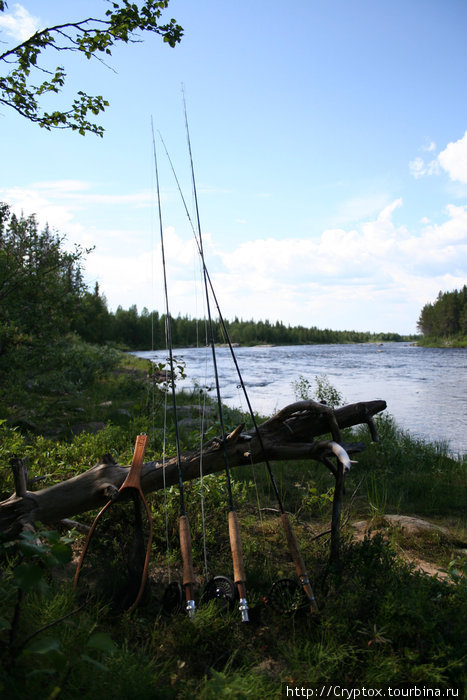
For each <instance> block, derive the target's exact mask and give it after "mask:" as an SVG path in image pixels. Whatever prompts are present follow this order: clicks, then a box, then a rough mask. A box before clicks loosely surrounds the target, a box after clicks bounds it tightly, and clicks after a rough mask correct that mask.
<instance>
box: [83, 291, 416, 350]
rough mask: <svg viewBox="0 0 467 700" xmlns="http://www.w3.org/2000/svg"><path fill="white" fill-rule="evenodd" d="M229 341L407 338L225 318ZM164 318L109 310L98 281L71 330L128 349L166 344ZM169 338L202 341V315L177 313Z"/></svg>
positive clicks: (184, 343) (180, 343) (183, 343)
mask: <svg viewBox="0 0 467 700" xmlns="http://www.w3.org/2000/svg"><path fill="white" fill-rule="evenodd" d="M224 322H225V325H226V328H227V331H228V335H229V337H230V340H231V341H232V342H233V343H239V344H240V345H258V344H271V345H309V344H313V343H366V342H368V341H374V342H377V341H397V340H404V339H405V338H404V337H403V336H401V335H399V334H398V333H379V334H375V333H370V332H363V333H362V332H357V331H332V330H329V329H327V328H326V329H324V330H320V329H319V328H316V327H312V328H305V327H304V326H286V325H284V324H283V323H281V322H280V321H276V323H271V322H270V321H251V320H250V321H244V320H241V319H238V318H235V319H234V320H233V321H227V320H224ZM165 328H166V317H165V314H159V312H158V311H151V312H150V311H148V310H147V309H146V308H144V309H143V310H142V311H141V313H138V310H137V307H136V306H131V307H130V308H129V309H123V308H121V307H118V309H117V310H116V311H115V313H114V312H111V311H109V310H108V308H107V305H106V302H105V299H104V298H103V297H102V296H101V295H100V294H99V289H98V287H97V286H96V288H95V290H94V292H93V293H90V292H87V293H86V294H85V295H84V297H83V299H82V302H81V311H80V314H79V315H77V316H76V318H75V321H74V323H73V330H75V331H76V332H77V333H79V335H80V336H81V337H82V338H83V340H86V341H88V342H92V343H115V344H117V345H123V346H125V347H128V348H130V349H139V350H141V349H150V348H154V349H159V348H165V347H166V336H165ZM171 335H172V343H173V345H174V346H175V347H189V346H197V345H203V344H206V342H208V341H207V338H208V337H209V336H207V331H206V323H205V321H204V320H199V319H194V318H190V317H189V316H180V315H179V316H177V317H173V318H172V319H171ZM214 339H215V342H216V343H225V342H226V340H227V339H226V338H225V337H224V333H223V329H222V325H221V323H220V321H219V320H217V319H216V320H214Z"/></svg>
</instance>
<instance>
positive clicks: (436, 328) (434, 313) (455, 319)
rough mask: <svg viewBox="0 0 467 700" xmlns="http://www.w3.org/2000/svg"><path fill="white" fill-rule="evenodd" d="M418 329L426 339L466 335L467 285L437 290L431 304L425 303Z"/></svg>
mask: <svg viewBox="0 0 467 700" xmlns="http://www.w3.org/2000/svg"><path fill="white" fill-rule="evenodd" d="M418 329H419V330H420V332H421V333H423V335H424V336H425V338H426V339H430V338H431V339H436V338H440V339H449V340H456V339H458V340H461V339H462V338H465V337H466V336H467V286H466V285H464V287H463V288H462V289H460V290H457V289H456V290H454V291H453V292H439V294H438V297H437V299H436V301H435V302H434V303H433V304H425V306H424V307H423V309H422V311H421V314H420V318H419V321H418Z"/></svg>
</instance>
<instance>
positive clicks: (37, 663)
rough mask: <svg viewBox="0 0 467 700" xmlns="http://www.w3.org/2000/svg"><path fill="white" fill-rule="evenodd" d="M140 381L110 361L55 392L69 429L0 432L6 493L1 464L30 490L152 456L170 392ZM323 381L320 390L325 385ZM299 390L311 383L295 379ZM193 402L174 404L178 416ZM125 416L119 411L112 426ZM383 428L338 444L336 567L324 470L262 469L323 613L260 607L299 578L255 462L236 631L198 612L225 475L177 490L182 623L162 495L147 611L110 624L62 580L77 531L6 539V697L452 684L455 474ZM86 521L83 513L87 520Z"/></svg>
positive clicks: (458, 480) (173, 542) (224, 534)
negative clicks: (184, 512) (343, 451)
mask: <svg viewBox="0 0 467 700" xmlns="http://www.w3.org/2000/svg"><path fill="white" fill-rule="evenodd" d="M150 380H151V375H150V373H149V372H148V370H147V366H146V365H141V363H140V362H138V361H135V360H133V359H130V358H128V357H126V356H125V359H124V360H122V357H121V356H120V357H119V360H118V363H117V364H116V365H113V368H112V371H111V372H110V373H108V372H107V373H102V374H100V373H99V372H98V373H97V374H96V375H95V376H94V378H93V379H92V381H90V383H88V384H87V385H86V387H83V388H82V389H80V392H81V391H82V392H83V393H80V392H78V394H73V395H72V396H69V397H67V396H66V393H62V394H58V395H57V396H56V399H57V402H58V405H60V404H59V401H62V400H63V401H64V404H63V405H62V408H63V406H65V407H66V408H65V414H64V415H61V417H60V421H61V426H62V427H63V425H64V424H65V423H67V421H68V423H69V425H68V424H67V425H66V426H65V427H64V429H63V431H61V432H60V434H56V435H51V434H50V432H49V433H48V430H49V429H50V427H51V424H52V420H51V419H50V420H48V421H47V426H46V427H47V430H46V431H45V434H44V433H42V432H41V431H40V430H33V429H32V428H31V425H29V427H28V426H25V425H24V424H18V425H14V421H11V420H8V421H6V420H4V421H2V422H0V470H1V474H2V487H1V492H2V493H1V495H2V497H3V498H7V497H8V496H9V495H10V494H11V493H12V492H13V490H14V487H13V482H12V478H11V475H10V459H11V458H12V456H13V455H17V456H19V457H21V458H22V459H26V460H27V463H28V467H29V477H30V480H31V485H30V488H31V489H32V490H34V489H36V488H43V487H47V486H51V485H53V484H54V483H57V482H59V481H62V480H64V479H67V478H70V477H72V476H74V475H76V474H79V473H81V472H82V471H85V470H87V469H89V467H90V466H92V465H93V464H95V463H96V462H97V460H98V458H99V457H100V456H101V455H103V454H105V453H110V454H111V455H112V456H113V457H114V459H116V460H118V461H119V462H120V463H122V464H128V463H129V462H130V460H131V455H132V450H133V444H134V439H135V435H136V434H137V433H139V432H147V433H148V434H149V436H150V445H149V448H148V451H147V459H154V460H160V459H161V457H162V449H163V437H164V435H163V433H164V419H163V406H164V392H163V390H161V389H157V390H156V391H155V392H153V391H152V388H151V386H152V385H151V381H150ZM319 386H320V387H321V389H323V387H324V388H325V389H326V391H327V392H328V393H329V391H330V388H329V387H328V386H327V385H325V383H324V380H323V379H322V380H321V384H320V385H319ZM148 387H149V388H148ZM300 387H301V389H303V390H304V391H305V390H308V388H309V387H308V386H306V385H304V384H303V382H302V383H301V385H300ZM36 389H37V390H38V387H34V392H35V391H36ZM49 389H50V387H49ZM41 391H45V389H44V387H42V388H41ZM51 395H53V392H52V393H50V392H49V395H48V398H50V396H51ZM35 396H36V398H37V396H38V394H37V393H36V394H35ZM196 398H197V397H196V396H194V395H193V394H190V393H189V392H186V393H184V394H181V396H180V404H181V405H184V406H185V407H186V413H187V415H191V413H190V411H191V409H190V407H191V406H193V405H194V404H195V403H196ZM334 398H335V399H336V400H337V394H335V395H334ZM78 399H79V400H78ZM109 402H110V404H109ZM104 403H105V404H106V405H102V404H104ZM77 408H82V409H83V410H82V411H77V410H76V409H77ZM121 409H124V411H126V412H127V413H125V414H122V413H119V410H121ZM29 410H30V409H29V408H28V411H29ZM31 410H32V409H31ZM57 410H58V409H57ZM41 411H42V412H43V413H44V415H45V410H44V409H43V407H42V408H40V407H38V409H37V411H36V414H35V415H36V416H40V414H41ZM73 411H74V413H73ZM193 413H194V414H196V411H194V412H193ZM76 414H78V415H79V414H81V419H82V420H81V423H82V424H86V423H88V429H83V430H82V432H79V433H78V434H73V430H71V423H72V422H73V421H72V420H71V419H69V417H70V416H72V417H73V415H76ZM28 415H29V418H31V415H30V414H28ZM54 415H55V414H54ZM112 415H113V416H115V417H116V418H115V421H114V420H113V418H112ZM6 417H10V418H11V414H10V416H6ZM194 417H196V416H194ZM49 418H50V416H49ZM98 419H101V422H102V423H103V425H102V426H101V427H100V429H99V430H97V431H95V432H92V427H91V426H89V423H92V422H93V421H96V420H98ZM244 419H245V418H244V417H243V416H241V415H240V414H239V413H238V412H235V411H230V412H227V414H226V425H227V426H228V429H230V428H233V427H235V425H237V424H238V423H240V422H242V421H243V420H244ZM55 420H58V418H57V415H55ZM38 422H40V421H38ZM36 427H37V426H36ZM208 428H209V431H210V433H212V435H216V434H219V426H218V424H217V422H216V419H215V415H214V414H211V418H210V423H209V426H208ZM377 429H378V433H379V436H380V441H379V443H377V444H373V443H371V440H370V438H369V436H368V434H367V431H366V429H363V428H362V429H361V430H360V429H358V430H354V431H353V432H352V431H346V435H345V439H348V440H351V441H364V442H365V443H366V450H365V451H364V452H362V453H361V454H359V455H358V464H356V465H353V467H352V470H351V472H350V474H349V475H348V477H347V479H346V497H345V501H344V512H343V532H342V542H341V555H340V566H339V567H338V568H336V567H335V566H330V563H329V532H328V531H329V520H330V512H331V498H332V487H333V477H332V475H331V474H330V472H329V471H328V470H327V469H325V468H324V467H323V466H322V465H320V464H317V463H311V462H284V463H278V464H274V465H273V468H274V473H275V476H276V480H277V483H278V486H279V489H280V492H281V497H282V498H283V501H284V504H285V507H286V509H287V510H288V511H289V512H290V513H291V519H292V521H293V523H294V527H295V529H296V533H297V537H298V538H299V541H300V547H301V550H302V553H303V556H304V558H305V560H306V562H307V565H308V569H309V573H310V578H311V581H312V583H313V589H314V592H315V595H316V598H317V600H318V602H319V607H320V613H319V615H312V614H310V613H309V612H308V610H307V608H306V606H298V607H297V610H296V611H295V612H294V613H292V614H290V615H288V616H282V615H280V614H279V613H278V612H277V611H276V610H275V609H274V607H273V606H272V605H271V587H272V585H273V582H274V581H276V580H277V579H284V578H286V579H294V577H295V573H294V566H293V563H292V562H291V559H290V555H289V552H288V548H287V543H286V542H285V538H284V535H283V531H282V528H281V527H280V519H279V517H278V512H277V504H276V502H275V499H274V494H273V492H272V490H271V487H270V482H269V478H268V476H267V474H266V472H265V469H264V467H263V466H262V465H256V466H255V467H254V468H253V467H248V468H246V467H242V468H240V469H236V470H235V472H234V473H233V474H232V477H233V495H234V499H235V504H236V508H237V510H238V513H239V517H240V523H241V530H242V540H243V553H244V559H245V564H246V567H247V578H248V580H247V588H248V600H249V605H250V623H249V624H248V625H245V624H242V623H241V622H240V620H239V613H238V611H237V609H236V607H237V606H236V605H234V606H233V608H232V609H227V608H225V609H224V606H223V605H218V604H216V601H213V602H211V603H209V604H204V605H203V604H202V603H201V599H202V591H203V586H204V584H205V581H206V578H208V577H211V576H213V575H219V574H221V575H226V576H230V577H231V576H232V563H231V555H230V548H229V542H228V528H227V515H228V499H227V488H226V483H225V478H224V477H222V476H209V477H205V478H204V479H203V481H202V482H200V481H196V482H193V483H191V484H189V485H188V484H187V487H186V502H187V509H188V516H189V520H190V525H191V530H192V541H193V555H194V560H195V568H196V572H195V573H196V600H197V602H198V609H197V612H196V615H195V618H194V620H193V621H190V620H189V619H188V617H187V616H186V615H185V614H184V613H183V612H182V613H178V614H175V613H174V614H169V612H168V611H167V609H166V606H164V592H165V587H166V584H167V583H168V581H169V580H172V581H176V580H178V577H179V573H180V568H181V564H180V554H179V549H178V531H177V521H178V517H179V498H178V489H176V488H174V487H171V488H169V489H167V490H166V491H165V492H158V493H156V494H152V495H151V496H148V502H149V505H150V508H151V511H152V514H153V518H154V540H153V546H152V553H151V570H150V576H149V584H148V589H147V592H146V595H145V597H144V604H142V605H141V606H139V607H138V608H137V610H136V611H135V612H134V613H133V614H132V615H128V614H126V613H125V614H123V615H120V616H118V617H116V616H115V615H112V614H111V610H110V607H109V604H108V601H106V600H105V599H101V600H100V601H99V600H94V601H93V602H91V603H89V604H87V605H84V607H80V606H81V600H80V599H79V598H78V597H76V595H75V593H74V591H73V589H72V585H71V582H72V579H73V575H74V571H75V568H76V562H73V559H72V558H73V556H76V552H77V551H79V550H80V548H81V546H82V543H83V536H82V535H79V534H78V533H77V532H76V531H74V530H71V531H70V530H67V529H63V528H62V529H61V530H60V532H56V531H55V530H53V529H51V528H49V527H44V526H41V525H40V524H38V525H37V528H36V531H35V532H33V533H32V532H25V533H23V535H22V536H21V537H20V538H18V539H16V540H14V541H7V540H5V539H4V540H2V541H1V543H0V550H1V551H0V557H1V570H0V571H1V573H0V650H1V657H2V667H1V676H0V693H1V695H2V697H5V698H18V699H22V698H25V699H26V698H30V697H40V698H64V700H67V699H68V698H69V699H72V698H82V699H83V700H84V699H86V698H92V699H93V700H96V699H99V698H108V697H113V698H115V699H120V698H122V700H123V699H125V700H126V699H127V698H132V699H133V698H135V699H137V698H141V699H144V698H149V697H151V698H152V697H154V698H188V697H190V698H191V697H200V698H206V699H211V698H218V697H231V698H246V697H252V698H264V697H271V698H273V697H280V695H281V684H282V683H287V684H289V685H293V686H294V687H295V686H301V685H304V684H308V685H313V684H318V683H321V684H322V683H330V682H339V683H340V684H341V685H350V686H354V687H360V686H363V685H366V686H370V687H371V686H376V685H377V684H391V683H392V684H401V683H407V684H419V685H421V684H423V685H425V686H433V687H438V688H445V687H448V686H456V687H463V686H464V684H465V659H466V658H467V644H466V636H465V629H464V627H465V619H466V613H467V585H466V576H465V573H466V558H465V520H464V517H465V514H464V512H463V506H464V504H465V497H466V463H465V461H462V460H460V459H455V458H453V457H452V455H450V454H449V452H448V451H447V449H446V448H445V447H443V446H441V445H429V444H426V443H424V442H421V441H419V440H415V439H413V438H412V437H411V436H410V435H408V434H407V433H405V432H404V431H402V430H400V428H398V426H396V424H395V423H394V421H393V419H392V418H391V417H381V418H378V419H377ZM216 431H217V432H216ZM182 439H183V445H182V449H184V450H187V449H194V448H196V447H199V440H200V430H199V427H198V426H197V424H196V421H195V420H193V421H192V422H190V421H187V423H186V427H185V428H184V430H183V431H182ZM165 441H166V449H167V452H168V453H169V454H172V455H173V454H175V444H174V427H173V419H171V418H170V415H169V418H168V424H167V426H166V431H165ZM37 478H39V479H40V480H39V481H36V482H33V480H34V479H37ZM202 509H203V510H204V522H203V518H202V515H201V510H202ZM388 513H405V514H409V515H410V514H417V515H424V516H427V517H430V519H431V520H436V521H439V520H441V519H443V520H444V522H445V523H448V524H449V525H450V526H451V529H453V530H454V535H453V536H452V537H451V538H449V537H447V536H446V535H444V534H443V532H442V531H441V530H439V531H436V530H435V531H430V532H429V533H427V534H421V535H417V536H412V535H410V536H409V535H407V534H406V533H405V532H404V531H403V530H401V529H400V528H398V527H394V526H392V525H391V524H390V523H389V524H388V522H387V521H385V516H387V514H388ZM93 517H94V514H92V513H90V514H83V515H81V516H79V518H80V520H81V521H82V522H89V521H90V520H91V519H92V518H93ZM356 518H365V519H366V520H367V521H368V522H369V524H370V530H371V527H372V529H373V531H372V532H371V531H370V533H369V535H368V536H366V537H364V538H363V540H361V541H356V540H355V538H354V537H353V534H352V533H353V530H352V527H351V523H352V522H353V520H355V519H356ZM377 530H379V531H380V532H376V531H377ZM375 533H376V534H375ZM167 544H168V545H169V549H168V550H167ZM407 551H410V552H419V553H422V554H423V556H424V557H425V558H426V559H428V560H432V561H433V562H436V563H437V564H438V566H439V567H440V568H444V572H441V573H440V574H439V575H438V576H428V575H426V574H424V573H422V572H420V571H418V570H417V569H416V568H415V567H414V565H413V564H410V563H408V562H407V557H406V556H405V557H403V556H402V555H403V554H406V553H407ZM463 552H464V553H463ZM205 553H206V561H207V570H206V569H205V566H204V554H205ZM441 574H442V575H441ZM268 600H269V602H267V601H268Z"/></svg>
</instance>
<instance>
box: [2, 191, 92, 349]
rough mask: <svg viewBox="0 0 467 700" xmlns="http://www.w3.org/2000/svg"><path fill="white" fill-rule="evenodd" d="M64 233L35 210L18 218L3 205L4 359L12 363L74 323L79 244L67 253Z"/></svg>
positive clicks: (80, 282) (78, 286) (78, 290)
mask: <svg viewBox="0 0 467 700" xmlns="http://www.w3.org/2000/svg"><path fill="white" fill-rule="evenodd" d="M63 244H64V238H63V237H60V236H59V235H58V234H55V233H53V232H52V231H51V230H50V229H49V227H48V226H46V227H45V228H44V229H43V230H42V231H41V230H40V229H39V225H38V223H37V220H36V218H35V216H34V215H32V216H28V217H24V216H21V217H20V218H18V217H16V216H15V215H14V214H11V213H10V210H9V207H8V206H7V205H6V204H0V360H1V362H5V361H6V362H7V363H13V362H15V361H19V358H20V357H22V356H23V354H24V355H25V356H26V357H29V359H31V358H32V357H34V356H35V352H39V353H41V354H42V353H43V351H44V348H45V347H47V346H49V345H50V344H51V343H53V341H54V339H56V338H58V337H60V336H63V334H65V333H67V332H68V331H69V330H70V328H71V321H72V319H73V317H74V315H75V314H76V311H77V309H78V307H79V304H80V301H81V298H82V296H83V294H84V292H85V285H84V282H83V276H82V269H81V265H82V259H83V256H84V255H85V254H86V253H87V252H89V251H87V250H83V249H82V248H80V247H79V246H75V247H74V250H73V251H71V252H69V251H66V250H65V249H64V247H63Z"/></svg>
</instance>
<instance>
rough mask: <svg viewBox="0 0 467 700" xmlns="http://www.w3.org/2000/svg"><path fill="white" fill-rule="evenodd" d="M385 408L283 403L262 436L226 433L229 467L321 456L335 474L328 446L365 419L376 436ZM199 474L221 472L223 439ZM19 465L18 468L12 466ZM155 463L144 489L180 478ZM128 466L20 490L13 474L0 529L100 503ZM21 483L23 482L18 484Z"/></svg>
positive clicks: (185, 463) (194, 462)
mask: <svg viewBox="0 0 467 700" xmlns="http://www.w3.org/2000/svg"><path fill="white" fill-rule="evenodd" d="M385 408H386V402H385V401H382V400H377V401H367V402H361V403H355V404H350V405H348V406H344V407H342V408H339V409H336V410H335V411H332V409H330V408H329V407H327V406H324V405H322V404H319V403H317V402H315V401H311V400H309V401H299V402H297V403H294V404H291V405H289V406H286V407H285V408H283V409H282V410H281V411H279V412H278V413H276V414H275V415H274V416H273V417H272V418H270V419H268V420H267V421H265V422H264V423H262V424H261V425H260V426H259V431H260V433H261V440H259V439H258V436H257V435H256V432H255V431H254V430H250V431H244V429H243V428H244V426H243V425H240V426H238V427H237V428H236V429H235V430H234V431H233V432H232V433H231V434H230V435H228V436H227V438H226V447H227V453H228V458H229V466H230V467H231V468H234V467H238V466H241V465H249V464H256V463H258V462H262V461H264V459H265V454H264V452H263V449H262V447H261V443H262V445H263V446H264V451H265V453H266V456H267V459H268V460H303V459H314V460H317V461H321V462H322V463H324V464H325V465H326V466H327V467H328V468H330V469H331V470H332V471H333V473H334V476H336V473H337V472H336V468H335V467H334V466H333V465H332V463H331V462H330V461H329V456H330V455H331V454H332V452H333V450H332V446H333V445H336V443H338V442H339V443H340V439H339V438H340V429H342V428H346V427H351V426H353V425H359V424H362V423H366V424H367V425H368V426H369V428H370V431H371V435H372V439H373V440H376V439H377V436H376V430H375V427H374V424H373V422H372V417H373V416H374V415H375V414H377V413H379V412H380V411H383V410H384V409H385ZM326 433H331V435H332V438H333V442H329V441H323V440H322V439H321V440H320V441H316V440H315V439H314V438H315V437H317V436H323V435H325V434H326ZM343 447H344V448H345V449H346V451H347V452H348V453H353V452H360V451H362V450H363V449H364V446H363V444H362V443H353V444H350V445H343ZM202 457H203V459H202V465H203V475H207V474H212V473H215V472H220V471H223V470H224V468H225V462H224V452H223V448H222V440H221V439H220V438H214V439H213V440H211V441H210V442H209V443H207V444H206V445H205V447H204V450H203V456H202ZM181 467H182V474H183V480H184V481H191V480H192V479H196V478H197V477H199V475H200V453H199V451H193V452H187V453H185V454H183V455H182V456H181ZM16 468H17V467H16ZM163 472H164V470H163V468H162V464H161V463H159V462H147V463H145V464H144V466H143V472H142V476H141V483H142V488H143V491H144V492H145V493H149V492H151V491H157V490H159V489H162V488H163V487H164V481H165V485H166V486H171V485H173V484H176V483H178V468H177V460H176V458H175V457H173V458H171V459H168V460H166V463H165V479H163ZM127 473H128V467H124V466H121V465H119V464H115V463H114V462H112V459H111V458H110V457H109V456H108V455H106V456H105V457H104V458H102V459H101V460H100V462H99V463H98V464H96V465H95V466H94V467H92V468H91V469H88V470H87V471H85V472H83V473H82V474H79V475H78V476H75V477H73V478H71V479H68V480H67V481H63V482H62V483H60V484H56V485H54V486H51V487H49V488H46V489H42V490H39V491H34V492H32V491H24V488H23V482H22V480H21V477H20V476H18V475H17V476H16V477H15V478H16V480H15V484H16V483H17V484H18V487H17V493H16V494H15V495H13V496H11V497H10V498H9V499H7V500H6V501H3V502H2V503H0V531H2V532H4V533H5V534H6V535H7V536H11V537H15V536H16V535H17V534H18V533H19V532H20V531H21V530H22V529H23V528H24V527H25V526H26V525H28V524H31V523H33V522H34V521H40V522H42V523H54V522H57V521H59V520H62V519H63V518H69V517H72V516H76V515H78V514H79V513H83V512H85V511H88V510H93V509H96V508H99V507H101V506H102V505H104V504H105V503H106V502H107V501H108V500H109V498H111V497H112V495H113V494H115V493H116V491H117V490H118V489H119V488H120V486H121V485H122V483H123V481H124V479H125V477H126V475H127ZM20 484H21V486H20Z"/></svg>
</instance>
